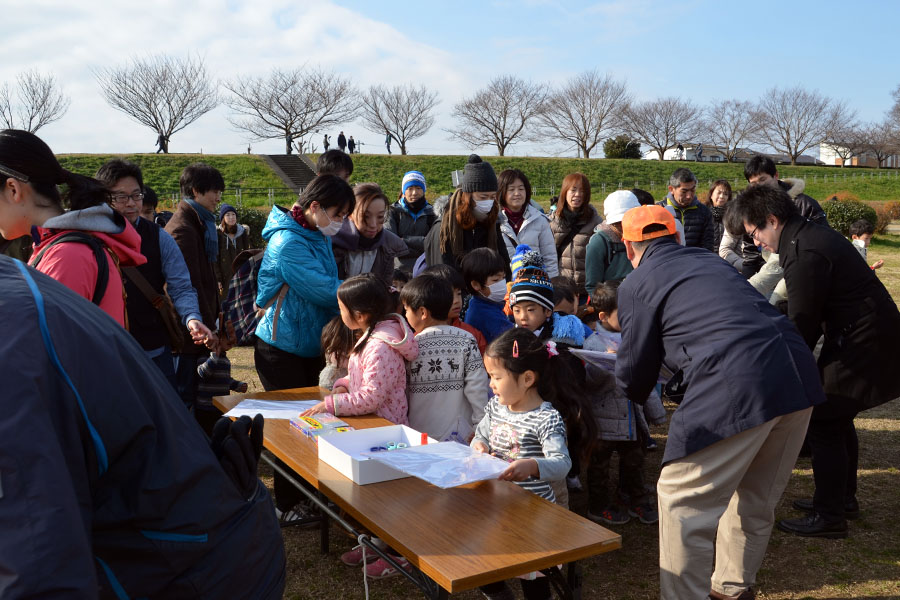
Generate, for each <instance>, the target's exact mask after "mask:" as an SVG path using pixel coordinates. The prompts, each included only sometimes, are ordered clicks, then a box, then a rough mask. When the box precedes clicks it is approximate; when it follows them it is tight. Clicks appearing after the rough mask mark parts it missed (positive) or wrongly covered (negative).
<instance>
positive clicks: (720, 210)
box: [709, 206, 725, 223]
mask: <svg viewBox="0 0 900 600" xmlns="http://www.w3.org/2000/svg"><path fill="white" fill-rule="evenodd" d="M709 211H710V212H711V213H712V216H713V219H714V220H715V222H716V223H721V222H722V217H723V216H725V207H724V206H710V207H709Z"/></svg>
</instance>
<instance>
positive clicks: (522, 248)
mask: <svg viewBox="0 0 900 600" xmlns="http://www.w3.org/2000/svg"><path fill="white" fill-rule="evenodd" d="M509 266H510V267H512V278H513V281H515V280H516V273H518V272H519V270H520V269H523V268H525V267H535V268H537V269H543V268H544V259H543V257H542V256H541V253H540V252H538V251H537V250H532V249H531V246H529V245H528V244H519V245H518V246H516V253H515V254H513V257H512V260H511V261H510V263H509Z"/></svg>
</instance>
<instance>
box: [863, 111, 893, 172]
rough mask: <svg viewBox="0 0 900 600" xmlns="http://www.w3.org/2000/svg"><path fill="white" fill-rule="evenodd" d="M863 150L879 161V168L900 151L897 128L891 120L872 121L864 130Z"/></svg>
mask: <svg viewBox="0 0 900 600" xmlns="http://www.w3.org/2000/svg"><path fill="white" fill-rule="evenodd" d="M862 139H863V140H865V142H864V143H863V145H862V151H863V152H868V153H870V154H872V155H873V156H874V157H875V160H877V161H878V168H879V169H880V168H881V167H883V166H884V161H886V160H887V159H888V157H889V156H891V155H892V154H897V153H898V152H900V141H898V136H897V130H896V129H894V127H892V123H891V122H890V121H889V120H885V121H882V122H881V123H870V124H869V125H867V126H866V127H865V128H863V130H862Z"/></svg>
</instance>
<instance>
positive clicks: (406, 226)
mask: <svg viewBox="0 0 900 600" xmlns="http://www.w3.org/2000/svg"><path fill="white" fill-rule="evenodd" d="M437 219H438V217H437V215H435V213H434V208H432V206H431V205H430V204H428V203H427V202H426V203H425V206H424V207H423V208H422V210H420V211H419V212H417V213H413V212H412V211H411V210H410V208H409V206H408V205H407V204H406V200H405V199H404V198H401V199H400V200H399V201H397V202H395V203H394V204H392V205H391V210H390V214H389V215H388V220H387V223H385V224H384V228H385V229H387V230H389V231H392V232H393V233H394V234H395V235H397V236H398V237H399V238H400V239H402V240H403V241H404V242H406V245H407V247H408V248H409V254H406V255H405V256H402V257H401V256H398V257H397V258H396V259H394V266H395V267H396V268H398V269H400V270H402V271H406V272H407V273H412V270H413V266H414V265H415V264H416V259H417V258H419V257H420V256H421V255H422V253H423V252H425V236H426V235H428V232H429V231H431V227H432V226H433V225H434V223H435V221H437Z"/></svg>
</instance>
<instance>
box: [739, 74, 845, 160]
mask: <svg viewBox="0 0 900 600" xmlns="http://www.w3.org/2000/svg"><path fill="white" fill-rule="evenodd" d="M757 111H758V112H757V115H758V118H759V133H758V140H759V141H760V142H761V143H764V144H766V145H768V146H770V147H771V148H772V149H773V150H774V151H775V152H779V153H781V154H786V155H788V156H790V157H791V164H792V165H795V164H797V158H798V157H799V156H800V155H801V154H803V153H804V152H806V151H807V150H809V149H810V148H812V147H813V146H817V145H818V144H820V143H822V141H823V140H824V139H825V138H826V137H827V136H828V132H829V131H836V130H840V129H841V127H842V126H843V125H842V124H843V123H849V122H852V121H853V119H854V118H855V114H854V113H853V112H852V111H851V110H850V109H849V108H848V107H847V105H846V104H844V103H843V102H835V101H833V100H831V99H830V98H827V97H825V96H823V95H822V94H820V93H819V92H817V91H812V92H810V91H807V90H806V89H804V88H802V87H800V86H797V87H793V88H789V89H780V88H772V89H770V90H769V91H767V92H766V93H765V94H764V95H763V97H762V99H761V100H760V101H759V105H758V107H757Z"/></svg>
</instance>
